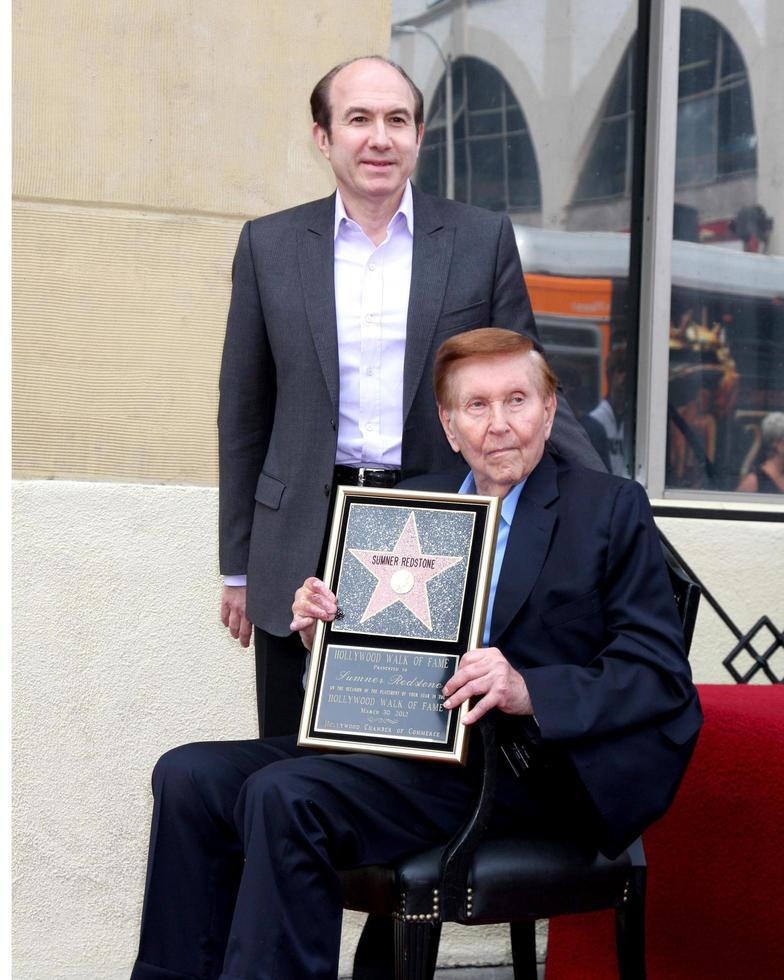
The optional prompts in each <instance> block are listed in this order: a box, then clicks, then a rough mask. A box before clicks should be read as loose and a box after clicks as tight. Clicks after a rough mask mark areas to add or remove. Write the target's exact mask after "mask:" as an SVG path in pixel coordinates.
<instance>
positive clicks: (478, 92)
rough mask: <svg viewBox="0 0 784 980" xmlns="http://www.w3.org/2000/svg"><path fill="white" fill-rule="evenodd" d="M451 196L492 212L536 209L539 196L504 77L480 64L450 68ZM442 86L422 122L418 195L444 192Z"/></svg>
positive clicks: (472, 61)
mask: <svg viewBox="0 0 784 980" xmlns="http://www.w3.org/2000/svg"><path fill="white" fill-rule="evenodd" d="M452 85H453V96H452V98H453V118H454V139H455V196H456V197H457V199H458V200H461V201H465V202H466V203H468V204H476V205H478V206H479V207H483V208H489V209H490V210H491V211H509V210H514V209H531V210H535V209H539V208H540V207H541V191H540V188H539V171H538V168H537V164H536V155H535V153H534V148H533V144H532V142H531V136H530V134H529V132H528V127H527V125H526V121H525V114H524V112H523V110H522V109H521V107H520V104H519V103H518V101H517V99H516V98H515V95H514V93H513V92H512V90H511V88H510V87H509V84H508V83H507V81H506V80H505V79H504V77H503V75H501V73H500V72H499V71H498V70H497V69H496V68H494V67H493V66H492V65H490V64H488V63H487V62H485V61H482V60H481V59H479V58H459V59H457V60H456V61H455V63H454V64H453V66H452ZM445 97H446V91H445V84H444V80H443V79H442V80H441V82H440V83H439V85H438V88H437V89H436V91H435V93H434V95H433V98H432V101H431V105H430V112H429V113H428V117H427V125H426V127H425V138H424V141H423V143H422V150H421V153H420V157H419V170H418V174H417V180H418V183H419V186H420V187H421V188H422V190H425V191H428V192H429V193H431V194H441V195H443V194H444V193H445V191H446V118H445Z"/></svg>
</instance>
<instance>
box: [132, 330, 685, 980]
mask: <svg viewBox="0 0 784 980" xmlns="http://www.w3.org/2000/svg"><path fill="white" fill-rule="evenodd" d="M434 382H435V390H436V394H437V398H438V403H439V411H440V417H441V421H442V423H443V426H444V429H445V431H446V434H447V436H448V438H449V441H450V443H451V445H452V447H453V449H454V450H455V451H456V452H459V453H460V454H461V455H462V457H463V459H464V460H465V462H466V463H468V465H469V467H470V472H469V473H468V475H465V470H463V472H462V473H461V474H460V475H458V476H456V477H455V476H454V475H452V476H441V477H439V476H432V477H420V478H418V479H417V480H416V481H411V482H410V483H409V486H411V487H419V488H423V487H426V488H431V489H439V490H455V491H457V490H460V491H461V492H469V493H470V492H474V491H476V492H479V493H482V494H493V495H495V496H498V497H500V498H502V500H503V503H502V505H501V515H502V517H501V522H500V530H499V535H498V543H497V547H496V554H495V564H494V569H493V575H492V582H491V588H490V596H489V606H488V617H487V628H486V630H485V635H484V647H483V648H482V649H478V650H470V651H468V652H467V653H466V654H465V655H464V656H463V658H462V660H461V663H460V667H459V669H458V670H457V672H456V673H455V675H454V676H453V677H452V679H451V680H450V681H449V682H448V684H447V685H446V686H445V688H444V694H445V696H446V702H445V705H446V707H447V708H455V707H457V706H458V705H459V704H461V703H462V702H463V701H465V700H466V698H472V699H474V702H473V706H472V708H471V710H470V711H469V712H468V714H467V715H466V717H465V723H466V724H468V725H470V724H472V723H473V722H475V721H476V719H477V718H479V717H480V716H481V715H483V714H484V713H485V712H487V711H490V710H493V711H494V712H495V713H496V716H497V718H498V719H499V723H500V724H501V726H502V728H504V729H505V730H506V732H507V734H508V735H509V736H510V737H513V738H515V739H522V738H527V739H528V740H529V741H533V742H538V743H540V746H541V749H540V754H546V756H547V764H546V765H543V766H541V767H537V766H536V765H534V766H532V767H531V768H530V769H527V770H524V771H523V772H522V773H514V772H513V771H512V770H511V768H510V769H509V770H508V771H504V772H503V773H502V775H501V778H500V785H499V787H498V797H497V806H496V810H495V814H494V818H493V819H494V822H495V826H496V828H497V829H498V830H503V831H506V832H508V831H510V830H514V831H515V832H517V833H520V834H525V833H526V831H528V830H532V829H538V830H541V829H543V828H548V829H556V830H562V831H564V832H568V833H572V834H578V835H581V836H582V837H584V838H587V839H589V840H591V841H593V842H594V843H595V844H596V846H597V847H598V848H599V849H601V850H603V851H604V852H605V853H607V854H610V855H613V854H616V853H618V852H619V851H620V850H621V849H622V848H623V847H624V846H625V845H626V844H628V843H629V842H630V841H631V840H632V839H633V838H634V837H636V836H637V835H638V834H639V833H640V832H641V831H642V830H643V828H644V827H645V826H647V825H648V824H649V823H650V822H651V821H653V820H655V819H656V818H657V817H658V816H660V815H661V814H662V813H663V811H664V810H665V809H666V807H667V806H668V804H669V803H670V801H671V799H672V797H673V795H674V793H675V790H676V787H677V785H678V782H679V780H680V778H681V776H682V774H683V772H684V769H685V767H686V764H687V762H688V759H689V756H690V754H691V751H692V749H693V746H694V743H695V740H696V737H697V732H698V730H699V727H700V724H701V713H700V709H699V704H698V701H697V696H696V692H695V689H694V687H693V685H692V682H691V677H690V672H689V668H688V665H687V663H686V660H685V657H684V653H683V641H682V633H681V628H680V623H679V620H678V616H677V613H676V610H675V604H674V600H673V596H672V592H671V590H670V586H669V580H668V576H667V572H666V569H665V566H664V563H663V559H662V555H661V549H660V546H659V541H658V537H657V534H656V530H655V528H654V525H653V521H652V518H651V512H650V509H649V506H648V502H647V499H646V496H645V493H644V491H643V489H642V487H640V486H639V485H638V484H636V483H634V482H633V481H628V480H623V479H620V478H617V477H613V476H610V475H608V474H604V473H597V472H594V471H590V470H585V469H581V468H577V467H574V466H570V465H567V464H566V463H565V462H564V461H563V460H561V459H559V458H558V457H556V456H554V455H553V454H551V453H550V452H549V451H548V450H547V448H546V443H547V437H548V435H549V432H550V428H551V426H552V422H553V415H554V413H555V404H556V395H555V379H554V377H553V375H552V373H551V371H550V369H549V368H548V366H547V364H546V362H545V361H544V359H543V358H542V357H541V356H540V355H539V354H538V353H537V352H536V351H535V350H534V349H533V347H532V344H531V342H530V340H528V339H527V338H526V337H524V336H521V335H520V334H516V333H513V332H511V331H506V330H497V329H483V330H475V331H472V332H469V333H465V334H461V335H459V336H455V337H452V338H450V339H449V340H447V341H446V342H445V343H444V344H443V345H442V346H441V348H440V350H439V352H438V355H437V358H436V363H435V377H434ZM292 609H293V613H294V622H293V624H292V628H293V629H297V630H299V631H300V632H301V636H302V637H303V641H304V642H305V644H306V646H307V645H309V643H310V642H311V640H312V636H313V631H314V628H315V621H316V619H323V620H330V619H331V618H333V617H334V615H335V612H336V607H335V597H334V596H333V595H332V593H331V592H330V591H329V590H328V589H327V588H326V586H325V585H324V584H323V583H322V582H320V581H319V580H318V579H315V578H311V579H308V580H307V581H306V582H305V583H304V585H303V586H302V587H301V588H300V589H298V591H297V594H296V596H295V600H294V603H293V607H292ZM477 748H478V743H475V744H474V745H473V749H474V750H476V749H477ZM535 757H536V756H535V754H534V758H535ZM478 767H479V760H478V758H477V753H476V751H469V760H468V764H467V765H466V766H465V767H461V766H449V765H444V764H443V763H438V762H425V761H421V760H410V759H402V758H388V757H385V756H380V755H371V754H361V753H356V754H351V753H345V754H321V753H318V752H314V751H308V750H304V749H299V748H297V746H296V745H295V740H294V738H293V736H292V737H279V738H269V739H266V740H263V741H258V740H254V741H241V742H208V743H200V744H194V745H187V746H183V747H182V748H179V749H175V750H173V751H172V752H169V753H167V754H166V755H164V756H163V758H162V759H161V760H160V762H159V763H158V765H157V767H156V769H155V773H154V776H153V789H154V797H155V807H154V813H153V829H152V841H151V844H150V856H149V865H148V872H147V887H146V893H145V901H144V912H143V921H142V932H141V944H140V951H139V958H138V960H137V962H136V965H135V967H134V971H133V978H134V980H186V978H188V980H193V978H196V977H198V978H213V977H220V978H221V980H262V978H264V980H305V978H309V980H318V978H324V980H326V978H334V977H336V976H337V966H338V952H339V944H340V926H341V914H342V904H341V891H340V883H339V878H338V873H337V869H340V868H345V867H354V866H358V865H362V864H375V863H382V862H385V861H389V860H393V859H395V858H399V857H401V856H402V855H404V854H406V853H408V852H412V851H415V850H419V849H422V848H425V847H427V846H429V845H432V844H435V843H438V842H443V841H446V840H447V839H448V838H449V837H450V836H451V835H452V834H453V833H455V832H456V831H457V829H458V828H459V827H460V825H461V822H462V821H463V819H464V817H465V816H466V814H467V812H468V811H469V808H470V806H471V801H472V799H473V797H474V793H475V784H476V774H477V769H478Z"/></svg>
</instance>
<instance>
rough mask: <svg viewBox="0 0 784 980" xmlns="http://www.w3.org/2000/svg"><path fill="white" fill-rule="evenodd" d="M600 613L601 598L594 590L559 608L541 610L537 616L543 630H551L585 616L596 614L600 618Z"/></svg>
mask: <svg viewBox="0 0 784 980" xmlns="http://www.w3.org/2000/svg"><path fill="white" fill-rule="evenodd" d="M601 612H602V602H601V598H600V596H599V593H598V592H596V591H595V590H594V591H593V592H589V593H587V595H581V596H580V597H579V598H577V599H570V600H569V602H562V603H561V604H560V605H559V606H554V607H553V608H551V609H543V610H542V612H541V613H540V614H539V616H540V618H541V620H542V625H543V626H544V627H545V629H553V628H554V627H556V626H563V625H564V624H565V623H572V622H574V620H576V619H584V618H585V617H586V616H595V615H597V614H598V615H599V616H601Z"/></svg>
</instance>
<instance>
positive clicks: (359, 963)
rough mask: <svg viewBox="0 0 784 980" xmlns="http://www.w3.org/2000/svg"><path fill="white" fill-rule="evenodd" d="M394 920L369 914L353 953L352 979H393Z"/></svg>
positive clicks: (389, 917)
mask: <svg viewBox="0 0 784 980" xmlns="http://www.w3.org/2000/svg"><path fill="white" fill-rule="evenodd" d="M394 949H395V920H394V919H393V918H392V917H391V916H386V915H369V916H368V917H367V919H366V921H365V926H364V928H363V930H362V935H361V936H360V937H359V942H358V943H357V949H356V952H355V953H354V972H353V973H352V978H353V980H395V954H394Z"/></svg>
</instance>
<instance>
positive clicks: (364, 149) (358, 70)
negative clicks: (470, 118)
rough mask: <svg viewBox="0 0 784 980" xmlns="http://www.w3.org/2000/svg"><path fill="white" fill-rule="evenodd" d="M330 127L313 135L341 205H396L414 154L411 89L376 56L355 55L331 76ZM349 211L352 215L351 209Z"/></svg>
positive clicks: (416, 141) (417, 135) (317, 129)
mask: <svg viewBox="0 0 784 980" xmlns="http://www.w3.org/2000/svg"><path fill="white" fill-rule="evenodd" d="M330 105H331V108H332V125H331V132H330V135H329V136H328V135H327V133H326V131H325V130H324V129H322V128H321V126H319V125H318V124H314V127H313V138H314V139H315V141H316V145H317V146H318V148H319V150H320V151H321V152H322V153H323V154H324V156H325V157H326V158H327V160H329V162H330V165H331V167H332V169H333V171H334V172H335V178H336V180H337V183H338V187H339V188H340V193H341V196H342V197H343V200H344V203H345V205H346V210H347V211H348V212H349V214H350V215H351V209H352V205H353V206H354V207H357V206H363V205H368V204H370V205H373V206H375V205H376V204H378V203H385V202H389V204H390V205H393V206H394V207H397V205H398V203H399V201H400V196H401V195H402V193H403V188H404V186H405V183H406V181H407V180H408V178H409V177H410V176H411V174H412V173H413V170H414V167H415V166H416V161H417V155H418V154H419V143H420V138H421V136H422V131H423V129H422V127H421V126H420V129H419V132H417V128H416V125H415V123H414V94H413V92H412V91H411V88H410V87H409V85H408V83H407V82H406V80H405V79H404V78H403V76H402V75H401V74H400V72H398V71H396V70H395V69H394V68H392V66H391V65H387V64H384V62H382V61H374V60H366V61H355V62H354V63H353V64H350V65H347V66H346V67H345V68H344V69H343V70H342V71H340V72H338V74H337V75H336V76H335V77H334V78H333V80H332V85H331V88H330ZM352 217H353V215H352Z"/></svg>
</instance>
